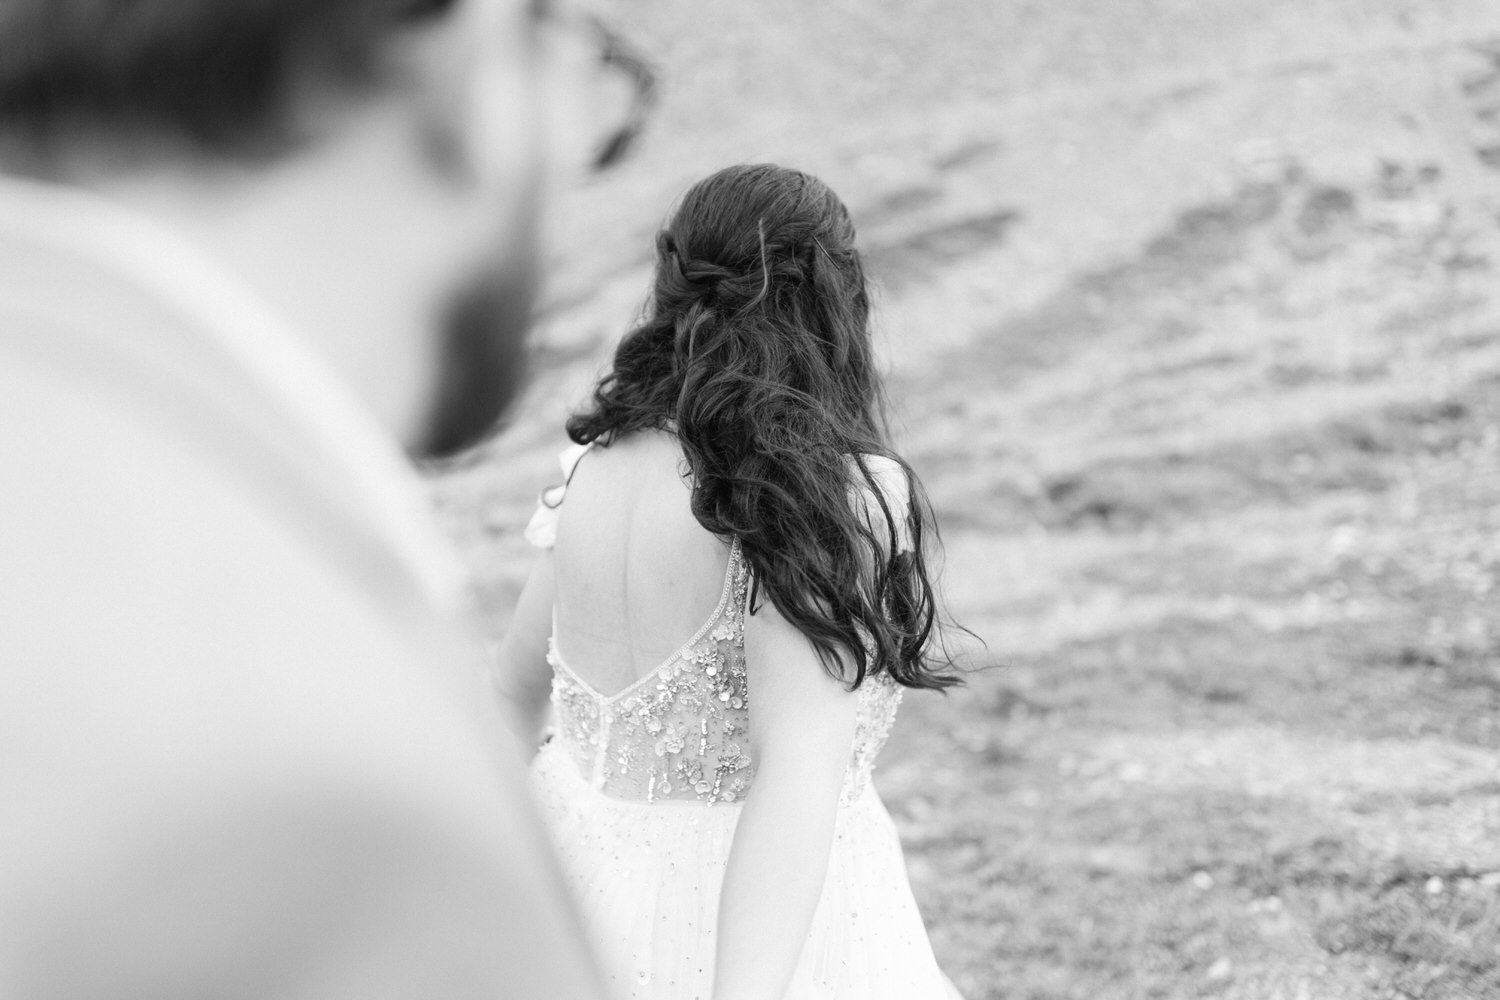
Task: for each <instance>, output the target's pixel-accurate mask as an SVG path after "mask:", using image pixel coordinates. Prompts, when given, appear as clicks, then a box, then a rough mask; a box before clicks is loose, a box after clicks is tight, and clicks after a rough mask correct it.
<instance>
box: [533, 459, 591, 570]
mask: <svg viewBox="0 0 1500 1000" xmlns="http://www.w3.org/2000/svg"><path fill="white" fill-rule="evenodd" d="M593 447H594V442H592V441H590V442H588V443H587V444H571V445H568V447H566V448H564V449H563V450H562V451H561V452H560V453H559V454H558V456H557V465H558V468H560V469H561V470H562V474H563V481H562V482H561V483H555V484H553V485H552V486H549V487H547V488H546V489H544V490H542V493H541V496H539V497H537V503H536V511H535V512H534V513H533V514H532V515H531V520H530V521H528V522H526V529H525V531H523V532H522V536H523V537H524V538H525V539H526V540H527V541H528V542H530V543H531V544H532V545H534V546H536V547H537V548H539V549H550V548H552V547H553V546H554V545H556V544H557V516H558V515H557V512H558V508H560V507H561V506H562V502H563V499H564V497H566V496H567V493H568V485H569V484H570V483H572V482H573V474H574V473H575V472H577V471H578V463H579V462H580V461H581V460H582V459H583V456H584V455H587V454H588V453H589V451H590V450H591V449H592V448H593Z"/></svg>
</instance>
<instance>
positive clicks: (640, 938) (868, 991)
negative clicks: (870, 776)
mask: <svg viewBox="0 0 1500 1000" xmlns="http://www.w3.org/2000/svg"><path fill="white" fill-rule="evenodd" d="M531 779H532V784H533V788H534V790H535V792H536V795H537V797H538V799H539V800H540V802H541V806H542V813H543V816H544V817H545V819H546V821H547V823H548V825H549V827H550V828H551V832H552V835H553V839H554V843H555V844H556V846H557V849H558V852H559V855H560V856H561V859H562V864H563V869H564V871H565V873H566V874H567V876H568V878H569V880H570V882H571V883H572V886H573V889H574V892H575V895H576V898H577V900H578V903H579V905H580V907H581V909H582V912H583V916H584V920H585V923H586V925H587V927H588V931H589V933H590V935H591V937H592V939H593V941H592V943H593V944H594V946H595V950H596V953H597V954H598V955H599V957H600V961H601V964H602V966H603V968H604V972H605V975H606V978H608V979H609V980H610V983H611V985H612V986H613V987H614V989H615V993H616V995H618V996H620V997H629V998H633V1000H709V997H710V995H711V991H712V988H713V963H714V933H715V926H716V923H717V914H718V906H719V888H720V885H721V884H722V882H723V879H724V864H725V862H726V860H728V857H729V846H730V842H731V840H732V838H733V836H734V828H735V824H736V823H737V822H738V821H739V815H740V806H739V805H738V804H729V803H719V804H716V805H713V806H704V805H702V804H700V803H694V802H656V803H650V804H647V803H640V802H628V801H623V800H620V799H615V798H610V797H608V796H606V795H603V794H601V793H600V792H597V791H595V790H594V789H593V788H591V787H589V785H588V784H587V782H585V781H584V780H583V778H582V777H581V776H580V775H579V774H578V769H577V766H576V765H575V764H574V763H573V761H572V759H571V758H570V757H569V756H568V755H567V754H566V753H565V752H564V751H563V750H562V749H561V748H560V747H559V746H558V745H557V744H556V743H551V744H548V745H547V746H545V747H543V748H542V751H541V753H540V754H539V755H538V756H537V759H536V762H535V763H534V764H533V766H532V772H531ZM957 997H958V993H957V991H956V990H954V988H953V986H952V984H951V983H949V982H948V980H947V978H946V977H945V976H944V975H943V974H942V973H941V972H940V971H939V970H938V967H937V963H936V961H935V960H934V959H933V956H932V947H931V945H930V944H929V943H928V940H927V932H926V929H925V928H924V927H923V926H922V919H921V916H920V915H919V914H918V912H917V906H916V902H915V901H914V900H913V898H912V893H911V886H910V884H909V883H908V881H907V877H906V865H905V862H904V861H903V859H902V856H901V845H900V842H899V841H898V840H897V837H896V831H895V827H894V826H893V825H892V823H891V819H890V816H889V814H887V812H886V810H885V806H884V805H882V804H881V802H880V798H879V796H877V795H876V794H875V790H874V788H872V787H867V788H866V789H865V791H864V793H863V794H862V795H861V796H860V797H859V798H858V799H857V800H856V801H855V802H853V803H852V804H850V805H848V806H845V807H844V808H843V809H841V810H840V811H839V817H838V823H837V827H836V833H835V839H834V845H833V852H832V855H831V857H830V859H829V868H828V880H827V882H826V883H825V885H824V888H823V895H822V899H821V900H820V901H819V903H818V910H817V914H816V916H815V917H814V918H813V924H812V929H811V931H810V933H809V934H808V938H807V943H806V944H805V945H804V947H803V950H802V955H801V958H800V960H799V962H798V965H797V971H796V973H795V975H794V976H793V981H792V985H791V987H790V988H789V989H788V991H787V994H786V998H787V1000H954V998H957Z"/></svg>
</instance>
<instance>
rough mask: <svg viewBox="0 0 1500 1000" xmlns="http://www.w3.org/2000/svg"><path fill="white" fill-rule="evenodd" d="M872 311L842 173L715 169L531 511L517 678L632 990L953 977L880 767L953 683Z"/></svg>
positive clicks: (612, 960) (540, 771) (724, 994)
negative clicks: (559, 471) (545, 735)
mask: <svg viewBox="0 0 1500 1000" xmlns="http://www.w3.org/2000/svg"><path fill="white" fill-rule="evenodd" d="M868 313H869V299H868V297H867V293H866V286H865V277H864V271H863V267H862V264H861V261H860V256H859V253H858V251H857V250H856V249H855V247H854V229H853V226H852V224H851V222H850V219H849V215H848V212H847V210H846V209H845V208H844V205H843V204H842V203H841V202H840V201H839V199H838V198H837V196H835V195H834V193H833V192H832V191H830V190H829V189H828V188H827V187H826V186H825V185H824V184H823V183H821V182H820V181H818V180H817V179H815V178H813V177H809V176H808V175H806V174H803V173H800V172H798V171H795V170H789V169H785V168H782V167H776V166H768V165H753V166H736V167H730V168H728V169H725V170H722V171H720V172H718V173H716V174H714V175H712V176H711V177H708V178H707V179H705V180H703V181H701V182H699V183H698V184H697V185H695V186H694V187H693V188H692V189H691V190H689V191H688V193H687V194H686V195H685V196H684V197H683V200H682V202H681V205H680V206H679V207H678V209H677V211H676V213H675V215H674V217H673V218H672V219H671V221H670V223H669V224H668V225H667V227H666V229H665V230H664V231H663V232H662V233H661V234H660V235H659V237H658V239H657V261H656V275H655V285H654V288H653V291H652V295H651V300H650V305H649V309H648V313H647V318H646V319H645V321H644V322H643V323H642V324H641V325H640V326H639V327H638V328H637V329H635V330H633V331H632V332H631V333H630V334H629V335H628V336H626V337H625V338H624V340H623V341H622V342H621V343H620V345H619V348H618V350H617V351H616V354H615V357H614V363H613V367H612V369H611V370H610V372H609V373H608V374H607V375H606V376H605V377H604V378H603V380H602V381H601V382H600V383H599V384H598V386H597V387H596V388H595V391H594V394H593V398H592V400H591V402H590V405H589V406H588V407H587V408H586V409H585V410H584V411H583V412H581V413H578V414H576V415H575V416H574V417H573V418H572V419H570V420H569V421H568V425H567V429H568V434H569V436H570V437H571V438H572V440H573V441H574V442H576V444H575V445H574V446H573V447H572V448H570V449H568V450H567V451H566V452H564V453H563V456H562V466H563V475H564V484H563V485H562V486H559V487H554V488H553V489H551V490H549V491H547V492H546V493H544V495H543V500H542V504H541V506H540V508H539V509H538V511H537V514H536V516H535V517H534V518H533V519H532V522H531V524H530V525H529V526H528V528H527V537H528V538H529V539H530V540H531V541H532V542H533V543H534V544H535V545H537V546H539V547H540V548H542V549H543V550H544V551H543V552H542V554H541V557H540V559H539V561H538V562H537V565H536V567H535V569H534V571H533V572H532V574H531V576H530V578H529V579H528V582H527V584H526V587H525V589H524V591H523V593H522V595H521V598H520V602H519V604H518V606H517V609H516V614H515V619H514V623H513V625H512V628H511V630H510V632H509V634H508V635H507V637H506V639H505V641H504V642H503V644H502V647H501V653H500V661H501V662H500V671H501V674H500V676H501V683H502V685H503V686H505V687H506V688H507V690H508V691H509V693H510V694H511V696H512V697H513V698H514V699H515V700H516V702H517V703H518V705H519V706H520V707H521V710H522V712H523V714H524V715H525V716H526V718H527V720H528V723H529V725H530V726H531V727H534V728H532V729H529V730H528V731H529V732H530V731H539V730H540V727H541V722H542V717H543V715H544V713H545V711H546V709H547V707H548V705H549V703H550V706H551V709H552V715H553V734H552V736H551V738H550V739H549V740H548V742H546V743H545V744H544V745H543V746H542V748H541V750H540V752H539V753H538V755H537V757H536V760H535V762H534V764H533V766H532V780H533V785H534V788H535V791H536V793H537V794H538V796H539V797H540V799H541V802H542V805H543V812H544V815H545V816H546V817H547V819H548V821H549V825H550V827H551V832H552V835H553V837H554V839H555V843H556V845H557V848H558V851H559V854H560V855H561V857H562V860H563V864H564V868H565V870H566V871H567V872H568V874H569V876H570V878H571V881H572V885H573V888H574V890H575V893H576V896H577V898H578V901H579V904H580V907H581V909H582V912H583V915H584V918H585V921H586V923H587V925H588V928H589V931H590V936H591V937H592V939H593V941H594V944H595V947H596V949H597V951H598V953H599V955H600V958H601V961H602V962H603V963H604V967H605V970H606V973H607V974H609V975H610V976H612V977H613V979H614V984H615V987H616V990H617V992H618V994H619V995H620V996H625V997H639V998H648V997H649V998H659V1000H677V998H681V1000H692V998H702V1000H709V998H712V1000H752V998H758V1000H773V998H776V1000H779V998H782V997H786V998H829V1000H831V998H848V1000H876V998H890V1000H928V998H932V1000H940V998H949V997H953V996H956V992H955V991H954V990H953V987H952V986H951V984H949V982H948V981H947V979H946V978H945V977H944V976H943V974H942V973H941V972H940V971H939V970H938V968H937V965H936V963H935V961H934V959H933V955H932V949H931V946H930V945H929V943H928V939H927V934H926V931H925V929H924V928H923V926H922V921H921V917H920V916H919V915H918V913H917V908H916V905H915V903H914V901H913V899H912V894H911V889H910V886H909V884H908V882H907V877H906V870H905V866H904V863H903V860H902V857H901V848H900V845H899V843H898V842H897V839H896V833H895V830H894V828H893V826H892V824H891V820H890V817H889V816H888V815H887V813H886V811H885V807H884V806H883V805H882V804H881V802H880V799H879V797H878V796H877V795H876V792H875V789H874V788H873V786H872V785H871V784H870V771H871V768H872V767H873V765H874V761H875V756H876V754H877V753H878V752H879V751H880V748H881V745H882V744H883V743H884V742H885V739H886V735H887V733H888V732H889V730H890V727H891V723H892V722H893V720H894V718H895V714H896V707H897V704H898V703H899V702H900V700H901V693H902V691H903V689H904V688H907V687H915V688H943V687H947V686H949V685H951V684H954V683H956V681H957V678H956V676H955V674H954V672H953V668H952V664H951V662H949V661H948V660H947V659H946V658H941V657H937V658H933V657H931V653H932V650H933V649H934V648H935V647H936V645H937V643H936V642H935V638H936V637H935V624H936V618H937V614H936V612H937V603H936V599H935V595H934V591H933V587H932V583H931V581H930V579H929V577H928V571H927V564H926V561H925V557H924V549H925V547H926V543H927V540H928V535H929V534H930V532H931V514H930V512H929V511H928V510H927V508H926V507H925V504H923V503H921V502H913V500H912V496H913V490H912V487H913V486H914V485H915V479H914V478H913V476H912V472H911V469H910V467H909V466H907V465H906V463H905V462H903V461H902V460H901V459H900V458H898V457H897V456H896V455H895V454H893V453H892V451H891V450H890V447H889V446H888V444H887V443H886V438H887V435H886V432H885V429H884V423H883V417H882V392H881V385H880V380H879V376H878V374H877V372H876V367H875V361H874V357H873V352H872V347H871V341H870V333H869V316H868ZM917 495H918V496H919V495H920V494H919V493H918V494H917Z"/></svg>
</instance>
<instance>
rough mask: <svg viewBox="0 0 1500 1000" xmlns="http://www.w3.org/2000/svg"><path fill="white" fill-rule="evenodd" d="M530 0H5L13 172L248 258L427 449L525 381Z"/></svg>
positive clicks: (5, 139) (280, 299) (254, 286)
mask: <svg viewBox="0 0 1500 1000" xmlns="http://www.w3.org/2000/svg"><path fill="white" fill-rule="evenodd" d="M537 9H538V8H537V6H536V5H535V4H532V3H530V2H529V0H6V2H5V3H4V4H3V5H0V52H4V53H5V56H4V58H3V59H0V168H3V169H5V170H6V171H8V172H18V173H27V174H31V175H35V176H41V177H43V178H46V179H51V180H56V181H60V182H63V183H67V184H73V185H77V186H81V187H85V188H90V189H93V190H96V191H98V192H100V193H103V194H106V195H109V196H112V197H114V198H116V199H118V200H120V201H123V202H125V203H126V204H128V205H131V206H133V207H135V208H137V209H139V210H143V211H144V212H146V213H147V214H149V215H151V216H153V217H155V218H157V219H158V220H159V221H162V222H164V223H166V224H168V225H170V226H171V227H173V228H175V229H177V230H178V231H179V232H181V233H183V234H184V235H186V236H187V237H188V238H189V239H192V240H194V241H195V242H196V243H197V244H198V245H199V247H200V248H201V249H202V250H203V251H204V252H205V253H207V254H208V255H209V256H211V257H213V258H216V259H217V260H218V261H219V262H220V263H221V264H223V265H226V266H227V267H228V268H229V269H230V270H231V271H233V272H235V273H236V274H237V275H238V276H239V277H240V278H241V279H242V280H243V281H244V282H245V283H246V284H247V285H248V286H249V287H250V288H251V290H252V291H254V292H257V293H258V294H259V295H260V296H261V297H262V298H263V299H264V300H265V301H266V302H267V304H268V305H269V306H270V307H271V308H272V309H274V310H276V311H278V312H279V313H280V315H281V316H282V317H283V318H284V319H286V320H288V321H289V322H290V323H291V324H292V325H293V326H294V327H295V328H296V329H297V330H298V332H299V333H300V334H302V335H303V336H304V337H305V338H306V339H307V340H308V341H309V343H310V344H311V345H312V346H313V347H314V348H315V349H316V350H317V351H319V352H320V353H322V354H323V355H324V357H325V359H326V360H328V361H329V362H330V363H331V364H332V365H333V366H334V368H335V369H336V370H337V371H338V372H339V373H340V374H342V375H343V376H344V377H345V378H346V379H347V380H348V381H349V382H350V383H351V385H352V386H353V387H354V388H355V390H356V391H357V392H358V393H359V394H360V395H361V396H362V397H363V398H364V400H365V401H366V403H368V404H369V406H370V407H371V408H372V409H373V410H374V412H375V413H376V414H377V416H379V417H380V418H381V419H382V420H383V421H384V422H385V423H386V424H387V426H388V427H389V428H390V429H391V430H392V431H393V432H394V433H395V434H397V435H398V436H399V437H400V438H401V439H402V440H403V441H404V442H405V443H406V444H407V445H408V446H409V447H411V449H412V450H413V451H415V452H417V453H420V454H442V453H448V452H451V451H454V450H456V449H458V448H460V447H462V446H464V445H466V444H468V443H471V442H472V441H473V440H475V439H476V438H477V437H479V436H480V435H482V434H483V433H484V432H485V431H486V430H487V429H488V428H489V427H490V426H491V425H492V424H493V422H494V420H495V418H496V416H497V415H498V414H499V412H500V410H501V408H502V407H503V405H504V403H505V401H506V399H507V398H508V397H509V396H510V394H511V392H512V390H513V388H514V385H515V382H516V379H517V372H518V368H519V365H518V363H517V362H518V350H519V346H520V341H521V336H522V333H523V331H524V329H525V327H526V325H527V322H528V319H529V315H530V309H531V301H532V296H533V289H534V284H535V282H534V278H535V273H536V267H535V265H536V255H537V246H536V224H537V210H538V206H537V203H538V200H539V197H540V194H541V191H540V188H541V186H542V168H543V160H544V156H543V152H544V151H543V146H544V142H543V138H544V137H543V135H542V125H543V122H542V116H541V115H540V113H539V109H538V107H537V103H538V100H539V99H540V97H541V96H542V95H541V91H542V89H543V83H542V81H541V79H540V78H539V73H540V70H541V67H539V66H538V65H537V55H536V53H534V52H533V49H532V46H533V34H534V30H533V29H534V25H533V23H532V21H533V20H534V19H535V18H536V16H537V13H536V12H537Z"/></svg>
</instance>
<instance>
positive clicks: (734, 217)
mask: <svg viewBox="0 0 1500 1000" xmlns="http://www.w3.org/2000/svg"><path fill="white" fill-rule="evenodd" d="M656 249H657V267H656V280H655V285H654V288H653V290H652V296H651V301H650V305H649V308H648V311H647V316H646V319H645V320H644V321H643V322H642V323H641V324H640V326H638V327H637V328H636V329H634V330H632V331H631V332H630V333H629V334H628V335H627V336H626V337H625V338H624V339H623V340H622V341H621V343H620V345H619V347H618V348H617V350H616V352H615V357H614V363H613V365H612V367H611V369H610V371H609V373H608V374H607V375H606V376H605V377H604V378H603V379H602V380H601V381H600V383H599V385H598V386H597V387H596V389H595V392H594V396H593V400H592V404H591V406H590V407H589V408H587V409H586V410H584V411H583V412H580V413H578V414H576V415H575V416H574V417H573V418H572V419H570V420H569V421H568V432H569V434H570V436H571V437H572V438H573V440H575V441H577V442H580V443H583V442H586V441H593V440H600V441H601V442H602V443H603V444H606V445H607V444H608V443H609V441H611V440H612V439H614V438H615V437H617V436H622V435H626V434H629V433H631V432H632V431H636V430H641V429H645V428H654V429H665V430H671V431H673V432H675V434H676V435H677V438H678V440H679V441H680V442H681V444H682V449H683V453H684V454H685V456H686V458H687V461H688V465H689V467H690V470H691V473H692V477H693V484H694V488H693V497H692V509H693V514H694V516H695V517H696V518H697V520H698V522H699V523H700V524H702V525H703V526H704V527H705V528H706V529H708V530H709V531H711V532H713V533H715V534H717V535H719V536H721V537H725V538H730V537H735V538H739V539H740V542H741V548H742V551H743V552H744V555H745V558H746V560H747V561H748V562H749V564H750V567H751V571H752V573H753V577H754V581H755V588H756V594H757V597H758V598H763V599H769V600H770V601H771V602H772V603H773V604H774V605H775V606H776V608H777V610H779V611H780V612H781V614H782V615H783V616H785V617H786V618H787V620H788V621H790V622H791V623H792V624H793V625H795V626H796V627H797V628H798V629H799V630H800V631H801V632H802V633H803V634H804V635H806V636H807V638H808V640H809V641H810V642H811V643H812V645H813V646H814V648H815V649H817V651H818V653H819V656H820V658H821V659H822V661H823V664H824V667H825V669H827V670H828V671H829V673H830V674H832V675H834V676H836V677H839V678H841V679H843V680H844V681H846V682H847V683H849V684H850V685H851V686H853V687H858V686H859V685H860V684H861V683H863V681H864V680H865V678H866V677H867V676H869V675H871V674H881V673H886V674H889V675H890V676H891V677H892V678H894V679H895V680H896V681H898V682H900V683H902V684H905V685H907V686H910V687H923V688H943V687H947V686H949V685H951V684H954V683H957V680H958V679H957V677H956V676H955V674H954V672H953V667H952V663H951V660H949V659H948V658H947V657H946V656H945V655H944V656H935V655H934V652H933V651H934V647H935V645H937V644H935V643H934V642H933V641H932V640H933V639H934V635H935V627H936V625H937V622H938V602H937V597H936V594H935V592H934V588H933V585H932V582H931V580H930V578H929V575H928V571H927V565H926V551H925V550H926V548H927V547H929V546H930V544H931V539H932V535H933V532H932V528H931V525H932V515H931V510H930V508H929V507H928V505H927V504H926V501H925V498H924V497H923V495H922V492H921V489H920V486H919V485H918V483H917V481H916V479H915V477H914V476H913V475H912V474H911V470H910V467H909V466H907V465H906V464H905V463H904V462H902V461H901V459H900V458H899V457H897V456H896V455H894V454H893V453H892V452H891V450H890V448H889V446H888V445H887V443H886V431H885V423H884V417H883V412H884V411H883V407H884V401H883V396H882V391H881V383H880V379H879V377H878V374H877V372H876V368H875V361H874V356H873V346H872V344H871V339H870V334H869V298H868V293H867V291H866V281H865V275H864V269H863V264H862V262H861V259H860V256H859V254H858V252H857V250H856V249H855V247H854V228H853V225H852V223H851V222H850V219H849V216H848V212H847V210H846V209H845V208H844V206H843V204H842V202H840V201H839V200H838V198H837V197H836V196H835V195H834V194H833V192H832V191H830V190H829V189H828V188H827V187H826V186H825V185H823V184H822V183H821V182H820V181H818V180H816V179H815V178H812V177H809V176H808V175H806V174H802V173H800V172H798V171H794V170H787V169H785V168H781V167H774V166H766V165H755V166H742V167H731V168H729V169H727V170H724V171H720V172H719V173H718V174H715V175H713V176H711V177H709V178H708V179H706V180H704V181H702V182H700V183H699V184H698V185H695V186H694V187H693V188H692V189H691V190H690V191H689V192H688V193H687V194H686V195H685V196H684V198H683V202H682V204H681V205H680V206H679V207H678V210H677V212H676V213H675V215H674V217H673V219H672V220H671V222H670V223H669V224H668V226H667V227H666V228H665V229H664V230H663V232H662V233H661V234H660V235H659V236H658V238H657V247H656ZM867 456H884V457H885V458H887V459H889V460H891V461H894V462H896V463H897V464H898V465H899V466H900V469H901V471H902V473H903V474H904V476H905V478H906V480H907V485H908V492H909V495H910V496H911V498H912V499H911V502H910V503H909V504H905V505H903V506H902V509H895V507H894V506H893V503H894V501H893V498H892V496H891V495H889V494H888V493H887V492H886V491H885V490H883V489H882V488H881V486H880V484H879V482H878V481H877V478H876V476H875V475H874V474H873V472H872V470H871V468H870V467H869V463H868V462H867V461H866V460H865V457H867ZM902 540H909V545H907V546H903V545H902V544H900V542H901V541H902ZM755 606H756V602H755V601H752V610H753V609H754V607H755Z"/></svg>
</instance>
